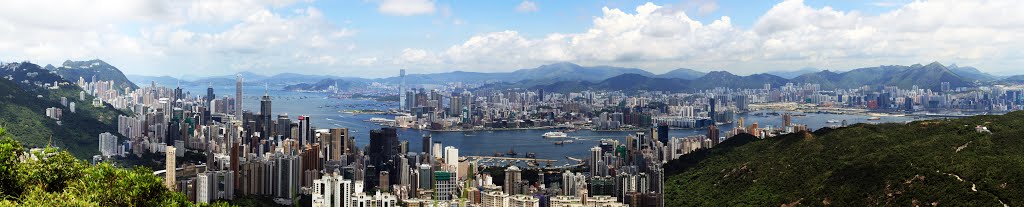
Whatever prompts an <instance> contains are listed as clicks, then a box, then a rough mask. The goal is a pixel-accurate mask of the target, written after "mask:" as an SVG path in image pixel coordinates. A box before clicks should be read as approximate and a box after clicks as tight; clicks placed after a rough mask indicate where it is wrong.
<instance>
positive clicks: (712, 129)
mask: <svg viewBox="0 0 1024 207" xmlns="http://www.w3.org/2000/svg"><path fill="white" fill-rule="evenodd" d="M719 133H720V132H719V131H718V126H715V125H711V126H708V139H711V146H712V147H714V146H715V145H718V142H720V140H719V138H718V135H719Z"/></svg>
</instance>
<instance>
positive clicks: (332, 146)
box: [58, 77, 1024, 207]
mask: <svg viewBox="0 0 1024 207" xmlns="http://www.w3.org/2000/svg"><path fill="white" fill-rule="evenodd" d="M242 82H243V81H242V78H241V77H239V78H238V80H237V85H236V90H235V91H234V94H233V96H216V95H215V93H214V92H215V91H214V90H213V88H212V87H211V88H209V89H208V90H207V91H206V92H207V93H206V94H200V95H191V94H189V93H185V92H183V91H182V90H181V89H180V88H174V89H171V88H166V87H158V86H156V85H155V84H153V85H151V86H148V87H144V88H140V89H136V90H125V92H124V93H123V94H121V93H120V92H118V91H117V90H111V88H110V87H109V86H110V85H113V83H103V82H96V81H94V82H85V81H84V80H83V79H80V80H79V83H78V84H79V85H81V86H83V88H88V90H86V91H88V93H90V94H94V96H96V97H97V98H96V99H95V100H93V101H94V102H96V101H100V102H101V104H102V103H108V104H111V105H113V106H114V107H116V108H118V109H122V110H126V111H130V112H131V113H132V115H130V116H120V117H118V119H117V125H118V131H117V132H118V134H120V135H122V136H124V139H120V140H119V139H118V137H117V136H116V135H114V134H109V133H106V134H101V135H100V137H99V142H100V152H101V156H103V157H112V156H119V155H126V156H141V155H143V154H148V153H158V154H164V156H165V159H166V166H165V168H166V169H164V170H163V171H160V172H158V173H162V174H163V175H164V176H165V183H166V185H167V187H168V188H170V189H173V190H177V191H181V192H184V193H185V194H186V195H187V196H188V197H189V199H191V200H193V201H196V202H199V203H209V202H212V201H216V200H232V199H234V198H237V197H239V196H262V197H272V198H275V199H276V200H278V201H279V202H280V203H282V204H289V203H292V202H294V201H296V200H303V199H308V200H309V202H310V203H311V204H312V205H313V206H381V207H391V206H455V205H457V206H483V207H489V206H501V207H507V206H565V207H576V206H607V207H615V206H632V207H636V206H653V207H658V206H664V197H663V195H664V194H663V193H664V192H663V188H664V187H663V186H664V183H663V181H664V176H665V175H664V169H663V168H662V165H663V164H665V163H667V162H668V161H671V160H673V159H678V158H679V157H680V156H682V155H684V154H687V153H691V152H693V151H696V150H699V149H705V148H711V147H714V146H716V145H718V144H719V143H721V142H723V141H725V139H726V138H727V137H732V136H733V135H737V134H742V133H748V134H752V135H754V136H756V137H762V138H763V137H769V136H773V135H777V134H782V133H792V132H796V131H802V130H807V127H806V126H805V125H800V124H794V123H791V121H790V118H791V117H790V116H789V115H783V116H782V118H783V119H785V121H784V122H783V123H784V124H783V126H780V127H778V128H772V127H767V126H758V124H756V123H754V124H751V125H745V124H746V123H743V122H744V120H743V119H734V117H735V114H736V113H741V112H746V111H750V110H752V109H751V105H753V104H770V103H777V102H801V103H809V104H816V105H819V106H828V107H847V108H858V109H865V110H877V111H906V112H921V111H931V110H938V109H941V110H952V109H956V110H961V111H971V110H987V111H999V110H1016V109H1020V108H1021V104H1024V102H1022V101H1024V95H1022V94H1024V93H1022V91H1024V90H1021V89H1014V88H1006V87H981V88H977V89H970V90H968V89H943V90H948V91H941V92H936V91H931V90H928V89H919V88H913V89H899V88H896V87H881V88H872V87H862V88H855V89H843V90H822V89H820V86H818V85H815V84H801V85H794V84H786V85H784V86H780V87H772V86H770V85H765V87H764V88H761V89H727V88H716V89H712V90H704V91H696V92H694V93H667V92H659V91H640V92H636V93H631V94H626V93H624V92H617V91H583V92H572V93H546V92H544V91H543V90H536V91H529V90H520V89H512V90H476V91H469V90H465V89H463V88H460V87H441V88H434V89H429V90H428V89H425V88H415V89H407V88H406V87H405V85H404V84H402V85H400V86H399V91H400V92H401V94H400V108H401V110H402V111H403V112H407V114H404V115H399V116H396V118H395V120H394V122H391V123H393V125H394V126H395V127H405V128H415V129H429V130H488V129H516V128H570V129H591V130H633V131H640V132H637V133H635V134H633V135H630V136H628V137H626V139H625V140H624V141H620V140H615V139H608V140H602V141H601V142H600V144H599V145H598V146H595V147H593V148H591V149H590V156H589V157H588V158H587V159H586V160H584V161H581V164H580V165H577V166H575V167H572V168H557V169H552V168H539V167H527V166H519V165H510V166H503V167H502V168H501V169H500V171H497V172H501V173H498V174H494V175H492V174H491V173H494V172H496V171H494V170H493V169H491V168H493V167H487V166H481V165H479V164H478V163H477V162H476V161H475V160H473V159H469V158H468V157H465V156H462V157H460V155H459V149H457V148H455V147H453V146H443V145H442V144H441V143H439V142H434V141H433V140H432V138H431V137H430V136H426V137H422V139H423V142H422V143H423V145H422V146H410V145H409V142H408V141H403V140H408V139H410V138H409V137H404V138H399V137H398V133H397V132H396V128H393V127H384V128H381V129H377V130H372V131H370V132H369V134H368V136H366V137H368V139H369V145H367V146H356V144H355V143H356V141H355V139H356V135H354V134H351V133H350V132H349V130H347V129H345V128H328V129H318V128H316V127H313V125H312V123H311V121H312V118H311V117H309V116H304V115H300V116H294V117H292V116H289V115H288V114H274V113H273V112H272V110H271V108H272V107H271V106H272V102H273V100H272V97H270V96H269V94H264V95H263V96H261V97H260V98H259V99H260V106H259V111H247V110H242V109H243V107H242V101H241V100H242V99H243V98H242V97H243V91H242ZM80 96H82V97H80V98H79V99H80V100H81V101H86V100H84V95H80ZM71 105H72V106H73V102H72V103H71ZM58 109H59V108H58ZM58 114H59V111H58ZM293 118H294V119H293ZM720 123H733V125H734V126H736V127H734V128H733V129H719V128H718V126H720V125H719V124H720ZM670 128H704V129H707V134H705V135H697V136H690V137H670V136H669V135H668V132H669V129H670ZM417 148H418V149H417ZM488 169H491V170H490V171H488Z"/></svg>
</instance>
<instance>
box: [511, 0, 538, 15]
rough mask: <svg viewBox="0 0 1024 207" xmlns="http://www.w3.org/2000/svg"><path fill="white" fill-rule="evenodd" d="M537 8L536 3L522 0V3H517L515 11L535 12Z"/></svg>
mask: <svg viewBox="0 0 1024 207" xmlns="http://www.w3.org/2000/svg"><path fill="white" fill-rule="evenodd" d="M537 10H538V8H537V4H536V3H533V2H532V1H529V0H524V1H523V2H522V3H519V5H518V6H516V11H517V12H523V13H526V12H535V11H537Z"/></svg>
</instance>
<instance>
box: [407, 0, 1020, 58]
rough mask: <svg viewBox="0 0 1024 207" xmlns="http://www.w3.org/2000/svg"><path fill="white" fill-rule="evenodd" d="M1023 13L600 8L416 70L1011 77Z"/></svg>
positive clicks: (789, 5)
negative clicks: (553, 66) (560, 65)
mask: <svg viewBox="0 0 1024 207" xmlns="http://www.w3.org/2000/svg"><path fill="white" fill-rule="evenodd" d="M1022 7H1024V4H1019V3H1017V2H1014V1H983V2H976V1H952V0H948V1H947V0H935V1H915V2H912V3H909V4H906V5H902V6H900V7H898V8H897V9H894V10H892V11H889V12H884V13H881V14H878V15H866V14H863V13H860V12H857V11H842V10H837V9H834V8H831V7H822V8H815V7H811V6H808V5H806V4H804V2H803V1H801V0H787V1H784V2H781V3H779V4H777V5H774V6H773V7H772V8H771V9H769V10H768V11H767V12H765V13H764V14H763V15H762V16H760V17H759V18H758V19H757V20H756V21H755V23H754V25H753V26H752V27H751V28H749V29H748V28H743V27H736V26H734V25H733V24H732V22H731V19H730V18H729V17H728V16H723V17H720V18H718V19H716V20H714V21H711V22H708V23H703V22H700V21H697V20H694V19H692V18H691V17H690V16H688V14H687V13H686V12H685V11H680V10H672V9H667V8H664V7H663V6H660V5H656V4H653V3H646V4H643V5H640V6H637V7H636V8H635V9H633V10H632V11H626V10H621V9H618V8H607V7H606V8H603V9H602V13H601V15H600V16H597V17H594V19H593V21H592V22H593V24H592V26H590V27H589V28H587V29H586V30H585V31H584V32H579V33H565V34H562V33H553V34H548V35H544V36H542V37H525V36H523V35H521V34H519V33H518V32H517V31H499V32H491V33H484V34H479V35H475V36H473V37H470V38H469V39H467V40H466V41H465V42H462V43H459V44H455V45H453V46H450V47H448V48H447V49H445V50H441V51H438V52H437V54H438V57H437V58H439V59H441V61H438V64H436V65H423V66H422V67H425V68H430V67H436V68H501V69H515V68H522V67H532V66H536V65H539V64H545V63H550V62H553V61H573V62H578V63H582V64H608V65H621V66H633V67H642V68H650V69H655V70H658V69H661V70H667V69H671V68H678V67H684V66H685V67H698V68H708V69H727V70H733V71H738V72H740V73H752V72H756V71H759V70H765V69H777V68H798V67H806V66H814V67H825V68H832V69H849V68H854V67H863V66H872V65H879V64H913V63H918V62H931V61H942V62H947V63H949V62H956V63H960V64H961V65H965V64H969V65H975V66H978V67H981V68H991V69H995V70H1010V69H1012V67H1013V66H1014V65H1020V64H1021V63H1024V62H1022V61H1024V54H1022V53H1021V52H1020V51H1021V48H1024V40H1021V39H1020V38H1015V35H1017V34H1020V33H1021V32H1024V22H1022V21H1018V20H1019V19H1021V18H1024V13H1021V12H1018V11H1024V8H1022Z"/></svg>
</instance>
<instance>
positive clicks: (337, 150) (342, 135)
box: [327, 128, 349, 160]
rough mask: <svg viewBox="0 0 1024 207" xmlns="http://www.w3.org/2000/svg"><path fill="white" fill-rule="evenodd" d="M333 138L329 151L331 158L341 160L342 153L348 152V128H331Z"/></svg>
mask: <svg viewBox="0 0 1024 207" xmlns="http://www.w3.org/2000/svg"><path fill="white" fill-rule="evenodd" d="M330 132H331V140H330V145H329V146H330V147H329V148H328V150H327V152H328V154H329V155H330V156H328V158H329V159H330V160H340V159H341V155H343V154H348V152H347V150H348V147H349V146H348V142H347V140H348V128H334V129H331V130H330Z"/></svg>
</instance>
